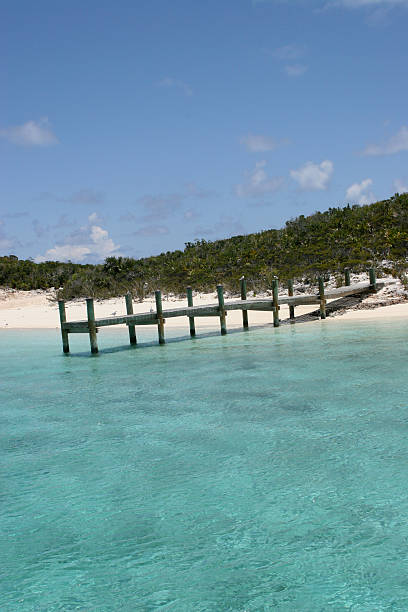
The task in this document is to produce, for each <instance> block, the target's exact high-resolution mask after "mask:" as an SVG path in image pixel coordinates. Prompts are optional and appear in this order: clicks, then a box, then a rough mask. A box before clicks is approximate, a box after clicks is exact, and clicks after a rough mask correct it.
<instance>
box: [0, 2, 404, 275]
mask: <svg viewBox="0 0 408 612" xmlns="http://www.w3.org/2000/svg"><path fill="white" fill-rule="evenodd" d="M407 20H408V0H206V1H205V2H201V1H199V0H172V2H169V1H168V0H138V1H137V2H134V0H120V1H118V2H113V1H112V0H110V1H108V0H97V1H96V0H87V1H86V2H84V1H83V0H69V1H65V2H63V1H62V0H61V1H60V2H55V0H38V2H33V1H32V0H29V1H27V0H12V1H11V0H2V2H1V4H0V23H1V26H0V31H1V36H0V83H1V96H0V255H7V254H14V255H17V256H18V257H19V258H32V259H34V261H37V262H41V261H46V260H59V261H68V260H71V261H73V262H79V263H87V262H91V263H97V262H102V261H103V260H104V259H105V258H106V257H110V256H120V255H122V256H130V257H136V258H139V257H144V256H149V255H155V254H159V253H162V252H166V251H170V250H174V249H183V248H184V244H185V243H186V242H192V241H194V240H196V239H205V240H215V239H218V238H225V237H228V236H232V235H237V234H245V233H250V232H257V231H261V230H263V229H269V228H279V227H282V226H283V225H284V223H285V221H286V220H288V219H291V218H294V217H296V216H298V215H301V214H304V215H307V214H311V213H313V212H315V211H316V210H326V209H327V208H329V207H333V206H344V205H346V204H347V203H350V204H366V203H370V202H372V201H376V200H379V199H385V198H388V197H390V196H391V195H393V194H394V193H395V192H399V193H402V192H404V191H408V165H407V162H408V102H407V101H408V73H407V45H406V29H407V23H408V22H407Z"/></svg>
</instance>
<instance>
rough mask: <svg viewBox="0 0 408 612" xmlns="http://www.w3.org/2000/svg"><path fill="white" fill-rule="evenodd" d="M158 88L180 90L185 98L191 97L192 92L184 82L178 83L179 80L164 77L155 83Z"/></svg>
mask: <svg viewBox="0 0 408 612" xmlns="http://www.w3.org/2000/svg"><path fill="white" fill-rule="evenodd" d="M157 85H158V86H159V87H175V88H176V89H180V91H182V92H183V93H184V94H185V95H186V96H192V95H193V90H192V89H191V87H190V85H188V84H187V83H185V82H184V81H180V80H179V79H173V78H172V77H165V78H164V79H162V80H161V81H159V82H158V83H157Z"/></svg>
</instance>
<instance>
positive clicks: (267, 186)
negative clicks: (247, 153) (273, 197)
mask: <svg viewBox="0 0 408 612" xmlns="http://www.w3.org/2000/svg"><path fill="white" fill-rule="evenodd" d="M265 166H266V161H265V160H262V161H259V162H257V163H256V164H255V168H254V169H253V170H252V171H251V172H247V173H246V175H247V177H248V180H247V181H246V183H243V184H242V185H237V186H236V188H235V193H236V194H237V196H238V197H240V198H247V197H250V198H256V197H261V196H264V195H266V194H268V193H273V192H274V191H277V190H278V189H279V188H280V187H281V186H282V184H283V178H282V177H280V176H273V177H268V175H267V173H266V171H265Z"/></svg>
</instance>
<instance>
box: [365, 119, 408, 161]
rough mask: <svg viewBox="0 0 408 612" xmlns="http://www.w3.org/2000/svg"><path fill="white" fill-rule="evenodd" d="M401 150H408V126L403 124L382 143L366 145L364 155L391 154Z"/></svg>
mask: <svg viewBox="0 0 408 612" xmlns="http://www.w3.org/2000/svg"><path fill="white" fill-rule="evenodd" d="M401 151H408V127H407V126H405V125H403V126H402V127H401V129H400V130H399V131H398V132H397V133H396V134H394V135H393V136H391V138H389V139H388V140H387V141H386V142H384V143H383V144H379V145H376V144H371V145H368V146H367V147H366V148H365V149H364V151H363V154H364V155H393V154H394V153H400V152H401Z"/></svg>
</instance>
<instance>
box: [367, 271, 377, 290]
mask: <svg viewBox="0 0 408 612" xmlns="http://www.w3.org/2000/svg"><path fill="white" fill-rule="evenodd" d="M368 274H369V277H370V291H377V275H376V273H375V268H370V269H369V271H368Z"/></svg>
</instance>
